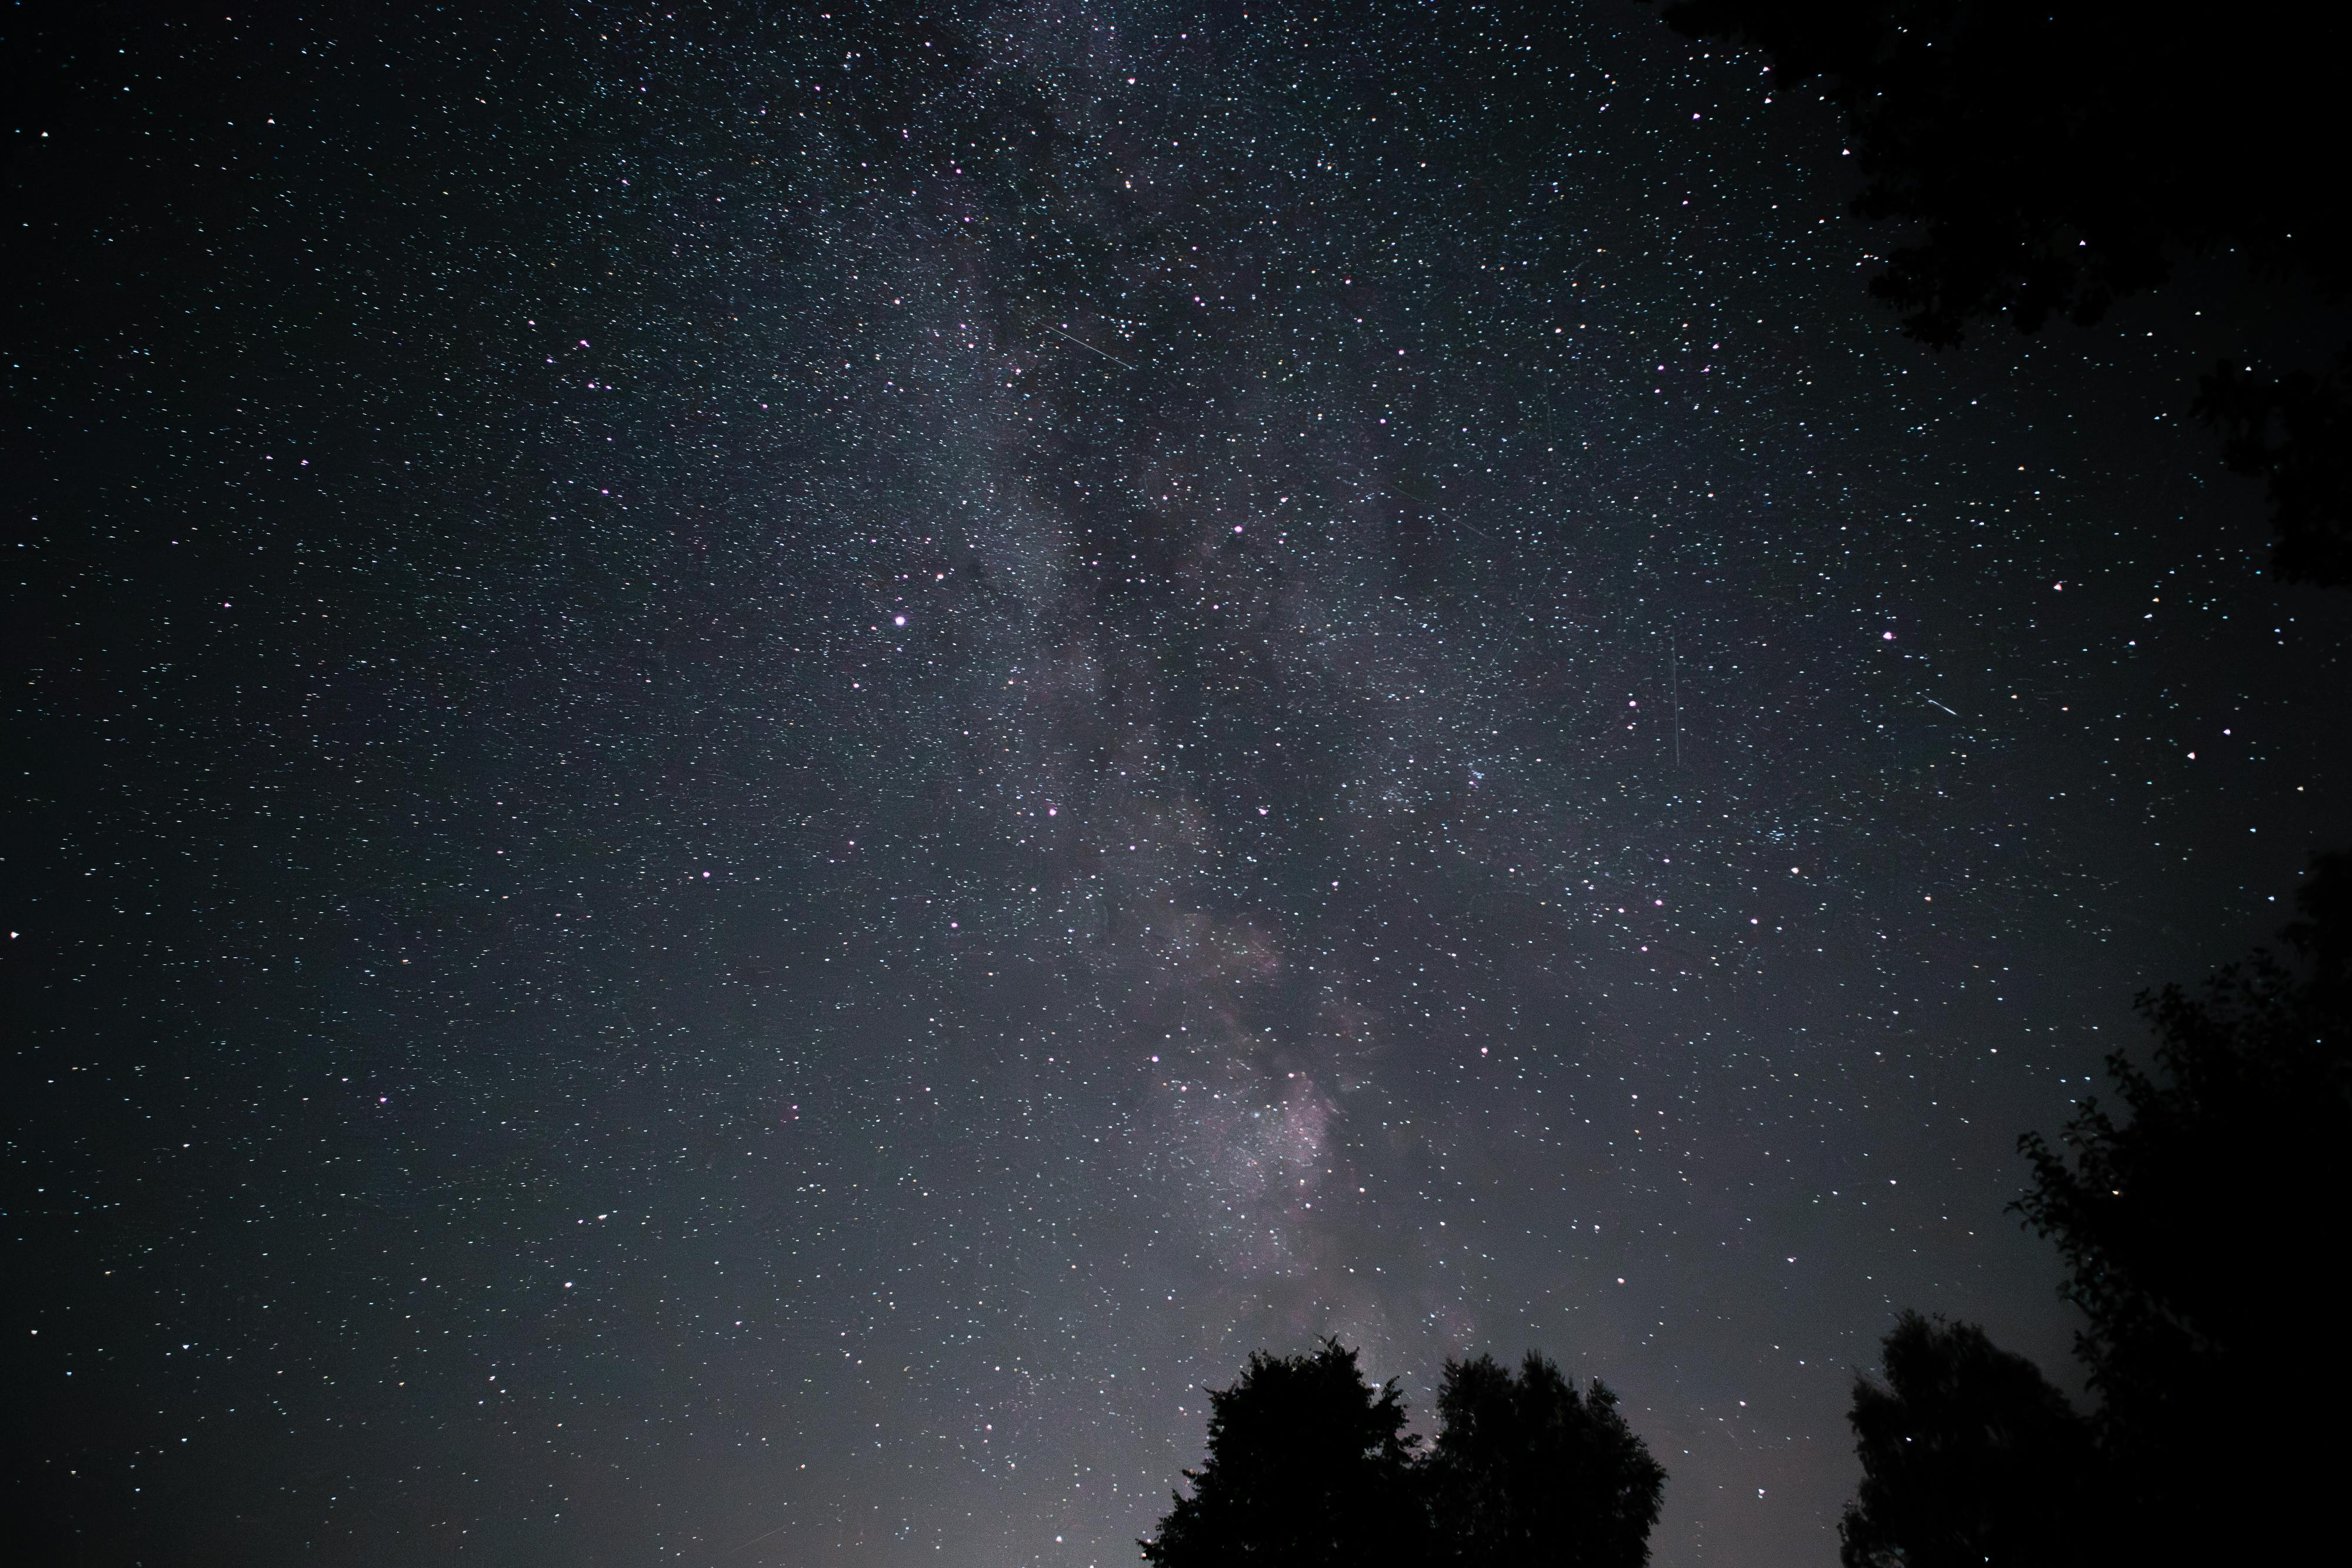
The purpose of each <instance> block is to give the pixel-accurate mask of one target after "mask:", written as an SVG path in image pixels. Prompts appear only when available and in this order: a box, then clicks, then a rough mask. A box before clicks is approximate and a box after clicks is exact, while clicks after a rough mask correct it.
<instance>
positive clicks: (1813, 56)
mask: <svg viewBox="0 0 2352 1568" xmlns="http://www.w3.org/2000/svg"><path fill="white" fill-rule="evenodd" d="M1664 16H1665V19H1666V21H1667V23H1668V24H1669V25H1671V26H1674V27H1675V29H1677V30H1678V31H1680V32H1683V33H1685V34H1688V35H1690V36H1692V37H1708V38H1717V39H1720V40H1724V41H1726V42H1730V43H1735V44H1742V45H1747V46H1750V47H1759V48H1761V49H1762V50H1764V51H1765V52H1766V53H1768V54H1769V55H1770V56H1771V57H1772V60H1773V65H1774V68H1775V72H1776V74H1777V75H1779V76H1780V78H1781V80H1780V87H1781V88H1782V89H1793V88H1797V87H1800V86H1811V87H1814V88H1816V89H1819V90H1821V91H1822V92H1824V93H1826V94H1827V95H1828V96H1829V97H1830V98H1831V99H1832V100H1834V101H1835V102H1836V103H1837V104H1838V105H1839V107H1841V108H1842V109H1843V110H1845V112H1846V114H1847V115H1848V117H1849V118H1850V120H1851V122H1852V126H1853V139H1852V152H1853V158H1854V159H1855V161H1856V162H1857V163H1859V165H1860V167H1861V172H1862V174H1863V176H1864V180H1865V181H1866V182H1867V183H1866V184H1865V185H1864V190H1863V192H1862V194H1861V196H1860V198H1859V200H1858V201H1857V202H1856V210H1857V211H1858V212H1859V213H1861V214H1862V215H1864V216H1865V217H1873V218H1893V219H1898V220H1906V221H1909V222H1913V223H1916V224H1917V225H1920V226H1921V232H1920V234H1919V235H1918V237H1917V239H1916V242H1915V243H1913V244H1910V245H1908V246H1905V247H1903V248H1901V249H1899V250H1897V251H1896V252H1895V255H1894V256H1893V257H1892V258H1891V265H1890V267H1889V268H1888V270H1887V271H1886V272H1885V274H1884V275H1883V276H1881V277H1879V278H1877V279H1876V280H1875V281H1874V284H1873V286H1872V287H1873V288H1874V291H1875V292H1876V293H1878V294H1879V295H1880V296H1881V297H1882V298H1885V299H1887V300H1889V301H1890V302H1892V303H1894V304H1895V305H1897V306H1899V307H1900V308H1902V309H1903V310H1904V311H1905V312H1906V327H1907V328H1908V329H1909V330H1911V331H1912V332H1914V333H1916V335H1917V336H1919V337H1921V338H1924V339H1926V340H1928V341H1929V342H1934V343H1949V342H1953V341H1956V340H1958V337H1959V335H1960V332H1961V329H1962V328H1963V327H1964V325H1965V324H1966V323H1967V322H1968V321H1969V320H1971V319H1976V318H1979V317H1984V316H1990V315H1994V314H2001V313H2006V314H2008V315H2009V316H2011V319H2014V320H2015V322H2016V323H2017V325H2019V326H2020V327H2021V328H2023V329H2026V330H2028V331H2032V329H2035V328H2037V327H2039V326H2040V325H2041V324H2042V321H2043V320H2044V319H2047V318H2048V317H2050V316H2052V315H2053V314H2055V315H2063V316H2067V317H2070V318H2072V319H2075V320H2078V321H2085V322H2087V321H2094V320H2096V319H2098V318H2099V317H2100V316H2101V315H2102V314H2103V313H2105V310H2106V309H2107V308H2108V307H2109V306H2110V305H2112V304H2113V303H2114V302H2115V301H2116V300H2117V299H2119V298H2122V297H2124V296H2125V295H2127V294H2131V293H2134V292H2136V291H2137V290H2139V289H2142V288H2146V287H2148V286H2150V285H2151V284H2154V283H2158V282H2160V281H2162V280H2163V278H2164V277H2166V276H2167V274H2168V271H2169V270H2170V267H2171V264H2172V261H2173V259H2174V258H2175V257H2176V256H2178V255H2179V253H2180V252H2181V251H2183V250H2187V249H2201V248H2205V247H2209V246H2239V247H2242V248H2243V249H2244V250H2245V251H2246V252H2247V253H2248V254H2249V255H2251V256H2253V257H2254V258H2255V259H2256V260H2257V261H2258V262H2261V263H2263V264H2265V265H2267V266H2270V267H2275V268H2280V269H2286V270H2294V271H2297V272H2300V273H2302V274H2304V275H2305V276H2307V277H2310V278H2311V280H2312V281H2313V282H2314V283H2315V284H2317V285H2318V286H2319V287H2321V288H2323V289H2324V290H2326V291H2327V292H2329V293H2331V294H2335V295H2337V296H2341V295H2342V294H2344V293H2345V292H2346V291H2347V287H2352V256H2347V253H2346V251H2345V249H2344V247H2343V246H2342V245H2341V243H2340V241H2341V239H2342V237H2343V235H2344V233H2345V223H2344V218H2343V216H2342V214H2340V213H2339V212H2337V211H2335V210H2333V209H2335V208H2336V207H2338V206H2340V204H2335V203H2321V202H2315V201H2314V199H2313V198H2314V195H2315V192H2314V189H2313V186H2312V183H2311V181H2312V176H2311V173H2310V170H2311V168H2312V164H2311V163H2310V162H2308V160H2309V159H2310V158H2312V157H2314V156H2317V155H2325V154H2330V153H2333V152H2336V150H2338V149H2340V148H2341V146H2342V144H2343V140H2344V133H2343V131H2342V128H2341V125H2340V121H2339V117H2338V116H2337V114H2336V110H2335V107H2334V104H2335V90H2336V89H2335V78H2336V73H2337V70H2338V66H2337V64H2336V61H2337V60H2340V58H2341V56H2340V54H2339V53H2338V49H2339V48H2340V46H2341V45H2342V43H2343V42H2344V41H2345V38H2346V27H2345V25H2344V23H2343V21H2342V20H2341V19H2340V16H2337V15H2336V14H2334V13H2333V11H2332V8H2320V7H2310V8H2299V9H2295V10H2293V11H2290V10H2288V9H2286V8H2284V7H2273V6H2242V7H2239V8H2237V9H2235V10H2233V11H2231V12H2228V13H2226V14H2216V15H2213V16H2202V17H2200V19H2199V21H2198V23H2197V24H2196V25H2194V26H2190V25H2185V24H2184V23H2183V22H2182V21H2181V20H2180V19H2179V17H2177V16H2169V15H2168V14H2166V13H2163V12H2161V11H2157V10H2151V9H2150V8H2148V7H2147V6H2144V5H2125V4H2122V3H2120V0H2092V3H2088V4H2085V3H2084V0H2043V3H2042V4H2027V3H2025V0H2006V3H2002V0H1991V3H1985V0H1667V3H1666V5H1665V8H1664Z"/></svg>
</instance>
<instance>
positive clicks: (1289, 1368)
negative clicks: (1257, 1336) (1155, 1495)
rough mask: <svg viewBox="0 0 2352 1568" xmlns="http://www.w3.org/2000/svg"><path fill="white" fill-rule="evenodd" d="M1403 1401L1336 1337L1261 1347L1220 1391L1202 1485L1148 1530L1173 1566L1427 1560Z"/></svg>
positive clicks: (1147, 1549)
mask: <svg viewBox="0 0 2352 1568" xmlns="http://www.w3.org/2000/svg"><path fill="white" fill-rule="evenodd" d="M1404 1421H1405V1410H1404V1402H1403V1401H1402V1399H1401V1398H1399V1397H1398V1395H1397V1392H1396V1389H1395V1387H1394V1385H1383V1386H1382V1387H1381V1388H1378V1389H1374V1388H1373V1387H1372V1386H1371V1385H1369V1384H1367V1383H1366V1382H1365V1381H1364V1376H1363V1374H1362V1373H1361V1372H1360V1370H1359V1369H1358V1368H1357V1365H1356V1353H1355V1352H1354V1351H1352V1350H1347V1349H1343V1348H1342V1347H1341V1346H1340V1345H1339V1343H1338V1342H1337V1341H1336V1340H1325V1341H1324V1342H1323V1344H1322V1346H1321V1348H1320V1349H1318V1350H1317V1351H1316V1352H1315V1353H1314V1354H1311V1355H1295V1356H1272V1355H1267V1354H1265V1353H1263V1352H1260V1353H1257V1354H1253V1355H1252V1356H1251V1357H1250V1359H1249V1364H1248V1365H1247V1366H1246V1367H1244V1370H1243V1372H1242V1375H1241V1378H1240V1380H1239V1381H1238V1382H1236V1383H1234V1385H1233V1386H1232V1387H1230V1388H1221V1389H1211V1390H1210V1391H1209V1454H1208V1458H1207V1459H1206V1461H1205V1462H1204V1463H1202V1466H1201V1468H1200V1469H1197V1470H1186V1471H1185V1472H1184V1477H1185V1479H1187V1480H1189V1481H1191V1482H1192V1496H1190V1497H1186V1496H1185V1495H1183V1494H1182V1493H1181V1492H1179V1493H1177V1494H1176V1506H1175V1507H1174V1508H1173V1509H1172V1510H1171V1511H1169V1512H1168V1514H1167V1515H1166V1516H1165V1517H1163V1518H1162V1519H1161V1520H1160V1533H1159V1535H1158V1537H1157V1538H1156V1539H1154V1540H1149V1541H1144V1542H1139V1545H1141V1547H1142V1548H1143V1557H1144V1561H1146V1562H1148V1563H1164V1564H1167V1565H1168V1568H1234V1565H1236V1564H1247V1563H1268V1564H1279V1565H1280V1568H1342V1565H1346V1568H1385V1565H1388V1564H1395V1565H1397V1568H1405V1565H1407V1564H1413V1565H1418V1564H1420V1563H1423V1562H1425V1561H1426V1557H1427V1552H1426V1531H1427V1524H1426V1515H1425V1513H1424V1511H1423V1507H1422V1504H1421V1500H1420V1495H1419V1488H1418V1486H1417V1484H1416V1474H1415V1471H1416V1467H1415V1465H1414V1463H1413V1448H1414V1446H1415V1445H1416V1444H1417V1443H1418V1441H1419V1439H1418V1438H1415V1437H1407V1436H1405V1434H1404Z"/></svg>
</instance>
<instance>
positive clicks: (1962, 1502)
mask: <svg viewBox="0 0 2352 1568" xmlns="http://www.w3.org/2000/svg"><path fill="white" fill-rule="evenodd" d="M1880 1364H1881V1365H1882V1366H1883V1368H1884V1369H1885V1376H1886V1381H1885V1384H1883V1385H1882V1384H1878V1383H1874V1382H1873V1381H1871V1380H1870V1379H1869V1378H1867V1377H1857V1378H1855V1380H1854V1389H1853V1411H1852V1413H1851V1415H1850V1416H1848V1419H1849V1420H1850V1421H1851V1422H1852V1423H1853V1434H1854V1438H1855V1442H1854V1448H1855V1451H1856V1452H1857V1453H1858V1454H1860V1455H1861V1456H1862V1470H1863V1480H1862V1488H1861V1491H1860V1493H1859V1495H1858V1496H1857V1497H1856V1499H1855V1500H1854V1501H1853V1502H1850V1503H1848V1504H1847V1505H1846V1510H1845V1517H1844V1519H1843V1521H1840V1523H1839V1525H1838V1538H1839V1542H1840V1551H1839V1556H1840V1558H1841V1560H1842V1561H1843V1563H1844V1564H1845V1568H1962V1565H1963V1564H1966V1565H1967V1568H1982V1565H1983V1564H1985V1563H1998V1564H2002V1565H2004V1568H2008V1565H2012V1564H2013V1565H2017V1568H2030V1565H2032V1564H2039V1563H2052V1564H2058V1563H2074V1562H2076V1561H2078V1560H2079V1559H2080V1557H2081V1556H2082V1555H2083V1551H2084V1546H2085V1545H2086V1544H2087V1542H2089V1540H2090V1535H2091V1530H2092V1528H2093V1525H2094V1521H2095V1518H2096V1516H2097V1509H2096V1501H2097V1490H2098V1489H2097V1486H2096V1479H2097V1478H2098V1476H2099V1475H2100V1473H2101V1472H2100V1466H2099V1458H2098V1454H2097V1450H2096V1448H2095V1445H2094V1443H2093V1440H2092V1433H2091V1427H2090V1424H2089V1423H2088V1422H2086V1421H2085V1420H2084V1418H2083V1417H2082V1416H2077V1415H2076V1414H2075V1413H2074V1409H2073V1408H2072V1407H2071V1406H2068V1405H2067V1403H2066V1399H2065V1396H2063V1395H2062V1394H2060V1393H2059V1392H2058V1390H2057V1389H2055V1388H2053V1387H2052V1386H2051V1385H2050V1384H2049V1382H2048V1380H2047V1379H2045V1378H2044V1377H2043V1376H2042V1374H2041V1372H2040V1370H2039V1369H2037V1368H2036V1367H2035V1366H2034V1364H2032V1362H2030V1361H2028V1360H2026V1359H2025V1357H2023V1356H2021V1355H2014V1354H2011V1353H2009V1352H2008V1351H2004V1350H2001V1349H1999V1348H1998V1347H1996V1346H1995V1345H1994V1344H1993V1343H1992V1342H1991V1341H1990V1340H1989V1339H1987V1338H1986V1337H1985V1333H1984V1331H1983V1330H1982V1329H1980V1328H1978V1327H1976V1326H1975V1325H1974V1324H1971V1323H1946V1322H1940V1321H1937V1322H1931V1321H1929V1320H1928V1319H1927V1318H1923V1317H1921V1316H1920V1315H1919V1314H1918V1313H1916V1312H1905V1313H1904V1314H1903V1315H1902V1317H1901V1318H1900V1319H1898V1320H1897V1321H1896V1322H1895V1327H1894V1329H1893V1330H1892V1331H1891V1332H1889V1333H1888V1334H1887V1336H1886V1339H1885V1344H1884V1347H1883V1349H1882V1352H1881V1355H1880Z"/></svg>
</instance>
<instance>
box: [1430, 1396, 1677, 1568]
mask: <svg viewBox="0 0 2352 1568" xmlns="http://www.w3.org/2000/svg"><path fill="white" fill-rule="evenodd" d="M1437 1408H1438V1415H1439V1418H1440V1420H1441V1421H1442V1422H1443V1427H1442V1429H1441V1430H1440V1432H1439V1434H1438V1438H1437V1443H1436V1447H1435V1449H1434V1451H1433V1453H1432V1454H1431V1456H1430V1458H1429V1461H1428V1464H1427V1466H1426V1471H1427V1476H1426V1479H1427V1481H1428V1486H1429V1494H1430V1499H1431V1505H1432V1511H1433V1519H1434V1521H1435V1526H1436V1543H1437V1551H1436V1552H1435V1554H1434V1556H1433V1561H1435V1562H1441V1563H1465V1564H1478V1565H1480V1568H1536V1565H1537V1564H1544V1565H1546V1568H1554V1565H1557V1568H1641V1564H1643V1563H1646V1562H1648V1561H1649V1556H1650V1547H1649V1536H1650V1527H1651V1526H1652V1525H1654V1524H1655V1523H1656V1522H1657V1520H1658V1507H1659V1500H1660V1495H1661V1493H1662V1492H1663V1491H1664V1488H1665V1483H1666V1472H1665V1470H1664V1468H1663V1467H1661V1466H1660V1465H1659V1464H1658V1462H1657V1461H1656V1460H1655V1459H1653V1458H1651V1457H1650V1451H1649V1449H1648V1448H1647V1447H1645V1446H1644V1445H1643V1442H1642V1439H1641V1438H1640V1437H1638V1436H1636V1435H1635V1434H1634V1432H1633V1428H1632V1427H1629V1426H1627V1425H1626V1424H1625V1418H1624V1417H1623V1416H1621V1415H1619V1414H1618V1413H1617V1399H1616V1396H1614V1395H1612V1394H1611V1393H1610V1392H1609V1390H1608V1389H1607V1388H1605V1387H1603V1386H1602V1385H1601V1383H1600V1382H1598V1381H1597V1380H1596V1381H1595V1382H1594V1383H1593V1384H1592V1385H1591V1389H1590V1390H1588V1391H1587V1392H1586V1393H1584V1394H1582V1395H1579V1394H1578V1392H1577V1390H1576V1387H1575V1385H1572V1384H1570V1382H1569V1381H1568V1380H1567V1379H1565V1378H1563V1377H1562V1376H1561V1375H1560V1373H1559V1367H1557V1366H1555V1365H1553V1364H1551V1363H1550V1362H1549V1361H1547V1360H1545V1359H1544V1358H1543V1357H1542V1356H1540V1355H1538V1354H1536V1353H1535V1352H1533V1351H1529V1352H1528V1356H1527V1360H1526V1361H1525V1362H1524V1363H1523V1364H1521V1365H1520V1368H1519V1374H1518V1375H1517V1377H1514V1376H1512V1375H1511V1374H1510V1373H1509V1371H1507V1369H1506V1368H1504V1367H1502V1366H1500V1365H1497V1364H1496V1363H1495V1361H1494V1360H1493V1359H1492V1358H1491V1357H1488V1356H1483V1355H1482V1356H1480V1357H1478V1358H1477V1359H1476V1360H1475V1361H1467V1362H1463V1361H1449V1362H1447V1363H1446V1364H1445V1380H1444V1386H1443V1387H1442V1388H1441V1389H1440V1391H1439V1393H1438V1396H1437Z"/></svg>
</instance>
